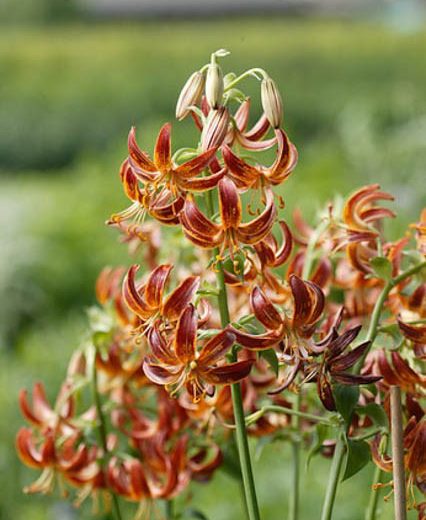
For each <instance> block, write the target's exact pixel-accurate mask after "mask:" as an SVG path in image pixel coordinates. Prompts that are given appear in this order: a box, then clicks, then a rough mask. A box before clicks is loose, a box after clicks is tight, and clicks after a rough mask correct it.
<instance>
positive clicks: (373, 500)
mask: <svg viewBox="0 0 426 520" xmlns="http://www.w3.org/2000/svg"><path fill="white" fill-rule="evenodd" d="M381 480H382V470H381V469H380V468H379V466H376V469H375V470H374V475H373V483H372V485H371V491H370V499H369V501H368V506H367V509H366V511H365V520H376V512H377V504H378V502H379V496H380V488H379V487H377V484H378V483H379V482H380V481H381Z"/></svg>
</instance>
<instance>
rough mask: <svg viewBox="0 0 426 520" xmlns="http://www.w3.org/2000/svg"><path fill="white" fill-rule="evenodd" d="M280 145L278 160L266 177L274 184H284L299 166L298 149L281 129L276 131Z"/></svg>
mask: <svg viewBox="0 0 426 520" xmlns="http://www.w3.org/2000/svg"><path fill="white" fill-rule="evenodd" d="M275 135H276V138H277V143H278V150H277V158H276V159H275V162H274V164H273V165H272V166H271V168H270V169H269V171H268V172H267V174H266V176H267V178H268V179H269V181H270V182H271V183H272V184H280V183H281V182H283V181H284V180H285V179H286V178H287V177H288V176H289V175H290V173H291V172H292V171H293V170H294V168H295V167H296V165H297V160H298V154H297V149H296V147H295V146H294V144H293V143H291V142H290V141H289V139H288V137H287V134H286V133H285V132H284V130H282V129H281V128H277V129H276V130H275Z"/></svg>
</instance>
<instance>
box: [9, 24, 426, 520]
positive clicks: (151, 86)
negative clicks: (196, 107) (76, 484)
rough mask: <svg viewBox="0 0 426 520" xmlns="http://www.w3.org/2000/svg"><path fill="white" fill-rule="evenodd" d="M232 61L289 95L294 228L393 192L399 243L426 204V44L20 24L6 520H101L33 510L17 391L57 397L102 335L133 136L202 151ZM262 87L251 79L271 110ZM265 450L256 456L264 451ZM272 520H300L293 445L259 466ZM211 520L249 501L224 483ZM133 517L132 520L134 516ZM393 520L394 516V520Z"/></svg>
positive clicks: (13, 51) (378, 28)
mask: <svg viewBox="0 0 426 520" xmlns="http://www.w3.org/2000/svg"><path fill="white" fill-rule="evenodd" d="M221 47H225V48H227V49H229V50H230V51H231V52H232V54H231V56H230V57H229V58H226V60H224V61H223V68H224V70H225V71H229V70H235V71H236V72H237V73H238V72H240V71H243V70H244V69H245V68H248V67H251V66H260V67H263V68H265V69H266V70H267V71H268V72H269V73H270V75H271V76H272V77H273V78H275V79H276V81H277V83H278V84H279V86H280V88H281V89H282V92H283V99H284V105H285V128H286V129H287V130H288V132H289V134H290V136H291V139H292V140H293V141H294V142H295V143H296V145H297V147H298V149H299V154H300V162H299V166H298V168H297V169H296V171H295V172H294V173H293V175H292V177H291V179H290V180H289V181H288V182H287V183H286V184H285V185H284V186H283V187H282V195H283V196H284V198H285V200H286V208H285V209H284V212H283V216H284V218H289V219H290V215H291V210H292V208H294V207H295V206H300V207H301V208H302V209H303V210H304V211H305V212H306V214H307V215H308V217H310V218H312V217H314V216H315V214H316V212H317V211H318V209H319V208H320V207H321V206H322V205H323V204H324V203H325V202H327V201H328V200H330V199H331V198H332V197H333V194H334V193H335V192H338V193H341V194H346V193H348V192H349V191H351V190H353V189H355V188H357V187H358V186H360V185H362V184H366V183H371V182H379V183H380V184H381V185H382V187H383V188H384V189H386V190H388V191H390V192H392V193H393V194H394V195H395V196H396V201H395V204H394V207H395V209H396V211H397V212H398V213H400V216H401V219H400V221H399V223H398V224H393V225H392V232H397V231H401V230H402V229H403V228H404V226H405V225H406V224H407V223H408V222H409V221H413V220H416V218H417V217H418V214H419V211H420V208H421V206H422V204H424V202H425V189H424V176H425V174H424V170H425V163H426V147H425V141H426V104H425V102H426V67H425V66H424V56H425V55H426V32H425V31H424V30H418V31H416V32H407V31H398V30H396V29H395V28H394V27H393V26H388V25H386V24H385V23H379V22H373V21H371V20H367V21H363V22H359V21H349V20H346V21H345V20H343V21H342V20H326V19H324V20H322V19H316V20H313V19H301V18H297V19H285V18H282V17H276V18H259V17H256V18H236V17H232V18H230V19H228V20H211V21H204V20H198V19H194V20H192V21H178V20H170V21H149V22H144V23H124V22H121V23H120V22H116V23H114V24H111V23H104V24H95V23H93V22H91V23H85V24H74V25H61V26H58V25H56V26H44V27H40V28H34V27H27V28H23V27H16V26H15V27H10V28H7V27H2V30H1V34H0V72H1V81H0V216H1V224H2V225H1V228H0V254H1V263H0V409H1V421H0V519H2V520H45V519H46V520H50V519H52V520H53V519H60V520H62V519H63V520H67V519H76V518H83V517H84V518H96V516H95V515H94V514H93V513H91V511H90V508H89V507H87V508H86V509H84V510H83V514H80V513H79V512H75V511H74V510H73V509H72V508H69V507H68V506H66V505H65V504H64V503H63V502H62V501H61V500H60V499H59V497H58V496H53V497H48V498H40V497H27V496H24V495H23V494H22V493H21V488H22V487H23V486H24V485H26V484H28V483H29V482H30V480H31V478H34V477H35V473H34V472H31V471H28V470H26V469H25V468H23V467H22V466H21V464H20V463H19V462H18V460H17V457H16V454H15V452H14V448H13V443H14V435H15V433H16V431H17V429H18V428H19V425H20V424H21V422H22V421H21V418H20V413H19V410H18V407H17V394H18V391H19V389H20V388H21V387H23V386H25V387H30V386H31V385H32V383H33V382H34V381H37V380H43V381H45V382H46V384H47V388H48V393H49V395H51V396H53V395H54V394H55V392H56V389H57V388H58V386H59V384H60V381H61V378H62V377H63V375H64V373H65V369H66V364H67V359H68V357H69V354H70V352H71V351H72V349H73V348H74V347H75V346H76V345H78V343H79V338H80V337H81V335H82V333H83V332H84V329H85V320H86V318H85V308H87V307H88V306H89V305H91V304H93V303H94V296H93V285H94V281H95V279H96V275H97V273H98V271H99V270H100V269H101V267H102V266H104V265H105V264H109V265H116V264H119V263H124V264H125V265H128V264H129V263H130V262H131V260H130V259H129V258H128V257H127V255H126V251H125V248H124V246H122V245H119V244H118V242H117V236H116V234H115V233H114V231H113V230H111V229H108V228H106V227H105V226H104V221H105V220H106V219H107V218H108V217H109V215H110V214H111V213H112V212H114V211H117V210H119V209H122V208H124V207H125V206H126V199H125V197H124V195H123V194H122V190H121V186H120V183H119V179H118V168H119V165H120V161H121V160H122V158H123V157H124V156H125V154H126V137H127V132H128V129H129V127H130V126H131V125H132V124H135V125H137V127H138V135H139V136H140V142H141V144H142V145H143V147H145V148H146V149H147V150H151V147H152V144H153V142H154V139H155V136H156V133H157V131H158V129H159V127H160V125H161V124H162V123H163V122H165V121H169V120H170V121H172V122H173V125H174V129H173V132H174V133H173V139H174V146H183V145H189V146H190V145H191V144H193V143H194V139H195V133H194V131H193V130H192V129H191V127H190V124H189V122H186V121H184V122H182V123H177V122H174V106H175V102H176V99H177V95H178V92H179V89H180V87H181V86H182V85H183V83H184V82H185V80H186V78H187V77H188V75H189V74H190V73H191V72H192V71H193V70H195V68H198V67H200V66H201V65H202V64H204V63H205V62H206V61H207V60H208V58H209V54H210V53H211V52H212V51H214V50H216V49H218V48H221ZM256 87H257V85H256V82H255V81H253V82H248V90H249V92H250V93H252V95H253V101H254V102H257V101H258V97H257V96H258V93H257V91H256ZM255 116H256V114H255V113H254V114H253V118H254V117H255ZM255 448H256V446H254V445H253V449H254V450H255ZM328 466H329V461H328V460H324V459H314V460H313V461H312V463H311V465H310V467H309V470H308V471H306V472H305V471H304V472H303V480H302V482H303V485H302V514H301V517H302V519H317V518H318V517H319V504H320V503H321V500H322V496H323V493H324V488H325V484H326V480H327V474H328V472H327V471H328ZM255 469H256V477H257V480H258V487H259V497H260V503H261V508H262V510H263V511H264V519H265V520H266V519H267V520H275V519H276V520H281V519H285V518H286V515H287V505H286V504H287V493H288V490H289V482H290V463H289V448H288V446H287V445H285V444H278V443H277V444H274V445H273V446H270V447H268V448H267V449H265V450H264V452H263V453H262V455H261V456H260V458H259V460H256V468H255ZM371 471H372V468H371V467H367V468H365V469H364V470H363V471H362V472H361V473H359V474H358V475H357V476H356V477H355V478H353V479H351V480H350V481H348V482H345V483H343V484H342V485H341V487H340V489H339V494H338V497H337V504H336V512H335V518H336V520H361V519H362V516H363V514H362V511H363V509H364V506H365V504H366V501H367V499H368V493H369V483H370V481H371ZM193 492H194V505H195V506H196V507H198V508H199V509H200V510H202V511H203V512H204V513H205V514H206V515H207V516H208V518H209V519H210V520H212V519H213V520H234V519H243V518H244V515H243V513H242V512H241V510H240V506H239V487H238V484H237V483H236V482H235V481H233V480H232V479H231V478H230V477H229V476H227V475H226V474H223V473H221V472H219V473H218V474H217V476H216V477H215V478H214V480H213V483H212V484H211V485H208V486H201V485H197V486H195V487H194V490H193ZM128 518H130V514H129V516H128ZM390 518H392V508H391V507H390V506H389V505H384V506H383V507H382V514H381V516H380V520H386V519H390Z"/></svg>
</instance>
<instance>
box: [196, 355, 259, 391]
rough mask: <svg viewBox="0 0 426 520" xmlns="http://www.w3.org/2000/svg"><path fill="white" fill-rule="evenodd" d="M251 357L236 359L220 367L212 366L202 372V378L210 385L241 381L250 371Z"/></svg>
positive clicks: (252, 361)
mask: <svg viewBox="0 0 426 520" xmlns="http://www.w3.org/2000/svg"><path fill="white" fill-rule="evenodd" d="M253 363H254V360H253V359H246V360H244V361H237V362H236V363H229V364H227V365H223V366H220V367H216V368H212V369H210V370H208V371H207V372H204V371H203V373H202V375H203V378H204V379H205V380H206V381H207V382H208V383H211V384H212V385H231V384H234V383H237V382H238V381H241V380H242V379H244V378H245V377H247V376H248V375H249V373H250V370H251V367H252V365H253Z"/></svg>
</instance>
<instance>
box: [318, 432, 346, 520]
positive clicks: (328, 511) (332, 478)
mask: <svg viewBox="0 0 426 520" xmlns="http://www.w3.org/2000/svg"><path fill="white" fill-rule="evenodd" d="M345 453H346V444H345V440H344V438H343V434H340V435H339V437H338V439H337V442H336V447H335V448H334V455H333V461H332V463H331V469H330V475H329V478H328V485H327V491H326V493H325V499H324V504H323V508H322V514H321V520H331V518H332V517H331V515H332V513H333V507H334V500H335V498H336V493H337V485H338V483H339V477H340V471H341V469H342V463H343V459H344V457H345Z"/></svg>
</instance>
